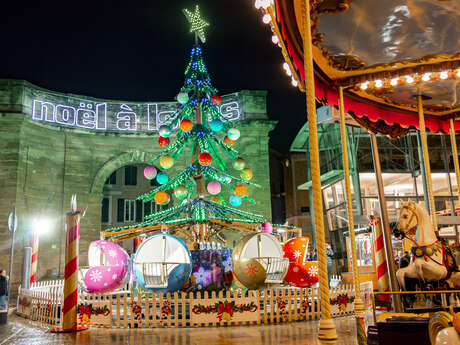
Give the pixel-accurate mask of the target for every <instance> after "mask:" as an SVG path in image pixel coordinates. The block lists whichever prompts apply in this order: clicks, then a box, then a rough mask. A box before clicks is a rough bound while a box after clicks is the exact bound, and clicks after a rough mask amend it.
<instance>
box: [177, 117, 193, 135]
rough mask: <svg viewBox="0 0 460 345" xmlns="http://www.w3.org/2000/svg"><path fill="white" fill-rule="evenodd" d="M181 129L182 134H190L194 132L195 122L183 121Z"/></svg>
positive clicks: (180, 125)
mask: <svg viewBox="0 0 460 345" xmlns="http://www.w3.org/2000/svg"><path fill="white" fill-rule="evenodd" d="M179 127H180V129H181V131H182V132H185V133H188V132H190V131H191V130H192V128H193V122H192V121H190V120H187V119H185V120H182V121H181V122H180V124H179Z"/></svg>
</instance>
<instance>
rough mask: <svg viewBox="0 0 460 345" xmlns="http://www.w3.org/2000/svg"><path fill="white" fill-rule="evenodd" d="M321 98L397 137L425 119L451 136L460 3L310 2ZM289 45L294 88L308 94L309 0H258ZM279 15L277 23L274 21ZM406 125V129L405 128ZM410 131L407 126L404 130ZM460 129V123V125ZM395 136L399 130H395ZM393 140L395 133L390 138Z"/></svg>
mask: <svg viewBox="0 0 460 345" xmlns="http://www.w3.org/2000/svg"><path fill="white" fill-rule="evenodd" d="M310 3H311V17H312V40H313V42H312V43H313V59H314V64H315V77H316V80H315V91H316V97H317V98H318V99H319V100H322V101H323V102H327V103H328V104H330V105H334V106H337V105H338V95H337V88H338V87H339V86H342V87H344V88H345V89H344V93H345V110H346V111H347V112H349V113H350V114H351V115H352V116H353V117H355V120H357V121H358V122H359V123H360V125H363V126H364V127H367V128H369V129H372V130H374V131H378V132H381V133H384V134H389V133H388V132H389V130H388V128H385V127H388V126H389V127H393V126H395V125H397V126H396V127H395V129H396V130H397V131H398V135H402V134H404V130H403V129H407V128H409V127H416V128H418V125H419V121H418V116H417V99H416V96H417V95H419V94H421V95H422V96H423V105H424V111H425V122H426V127H427V129H428V130H430V131H432V132H438V131H444V132H448V130H449V122H448V119H449V118H452V117H454V118H455V116H456V115H458V112H459V110H460V100H459V98H458V96H459V95H460V84H459V80H460V2H458V1H454V0H444V1H441V0H386V1H368V0H354V1H352V0H323V1H317V0H314V1H310ZM256 7H260V8H261V9H262V11H264V13H265V15H267V14H269V15H270V17H266V16H264V22H268V23H270V25H271V27H272V30H273V32H274V34H275V36H277V39H273V42H276V43H277V44H278V45H280V46H281V48H282V53H283V56H284V58H285V60H286V64H285V66H284V68H285V70H286V72H287V73H288V75H292V78H293V84H294V85H297V86H298V87H299V88H300V89H301V90H302V91H304V86H303V80H304V66H303V43H302V12H301V0H275V1H274V3H272V4H270V1H269V0H267V1H265V0H257V1H256ZM274 18H276V20H273V19H274ZM399 125H400V126H399ZM401 127H402V128H401ZM455 127H456V129H457V130H460V123H455ZM390 132H391V131H390ZM390 135H391V133H390Z"/></svg>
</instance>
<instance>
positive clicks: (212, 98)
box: [211, 94, 222, 104]
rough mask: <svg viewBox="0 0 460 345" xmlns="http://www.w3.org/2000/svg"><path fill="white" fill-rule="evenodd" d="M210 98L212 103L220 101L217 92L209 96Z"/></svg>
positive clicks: (220, 98)
mask: <svg viewBox="0 0 460 345" xmlns="http://www.w3.org/2000/svg"><path fill="white" fill-rule="evenodd" d="M211 100H212V103H213V104H220V102H222V97H220V96H219V95H218V94H215V95H214V96H212V97H211Z"/></svg>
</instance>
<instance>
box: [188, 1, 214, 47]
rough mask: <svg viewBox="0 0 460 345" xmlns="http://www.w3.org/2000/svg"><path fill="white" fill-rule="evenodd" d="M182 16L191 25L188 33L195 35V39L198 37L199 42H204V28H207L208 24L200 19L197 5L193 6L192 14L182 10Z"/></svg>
mask: <svg viewBox="0 0 460 345" xmlns="http://www.w3.org/2000/svg"><path fill="white" fill-rule="evenodd" d="M183 11H184V14H185V17H186V18H187V20H188V21H189V23H190V24H191V25H192V26H191V28H190V32H194V33H195V39H196V37H197V36H198V37H199V38H200V40H201V42H203V43H205V42H206V37H205V35H204V28H205V27H207V26H209V23H207V22H205V21H204V20H203V18H201V14H200V8H199V6H198V5H196V6H195V12H194V13H192V12H191V11H189V10H188V9H186V8H184V10H183Z"/></svg>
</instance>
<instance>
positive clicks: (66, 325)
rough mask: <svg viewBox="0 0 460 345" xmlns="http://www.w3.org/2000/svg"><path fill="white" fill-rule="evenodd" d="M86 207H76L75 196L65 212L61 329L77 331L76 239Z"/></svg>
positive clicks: (78, 235) (77, 238)
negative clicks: (69, 208) (68, 210)
mask: <svg viewBox="0 0 460 345" xmlns="http://www.w3.org/2000/svg"><path fill="white" fill-rule="evenodd" d="M85 211H86V207H83V208H81V209H77V198H76V196H75V195H73V196H72V199H71V212H69V213H67V221H66V247H65V272H64V304H63V307H62V313H63V322H62V331H64V332H72V331H77V330H78V329H77V303H78V290H77V289H78V286H77V280H78V277H77V275H78V240H79V237H80V231H79V223H80V218H81V217H83V216H84V215H85Z"/></svg>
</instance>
